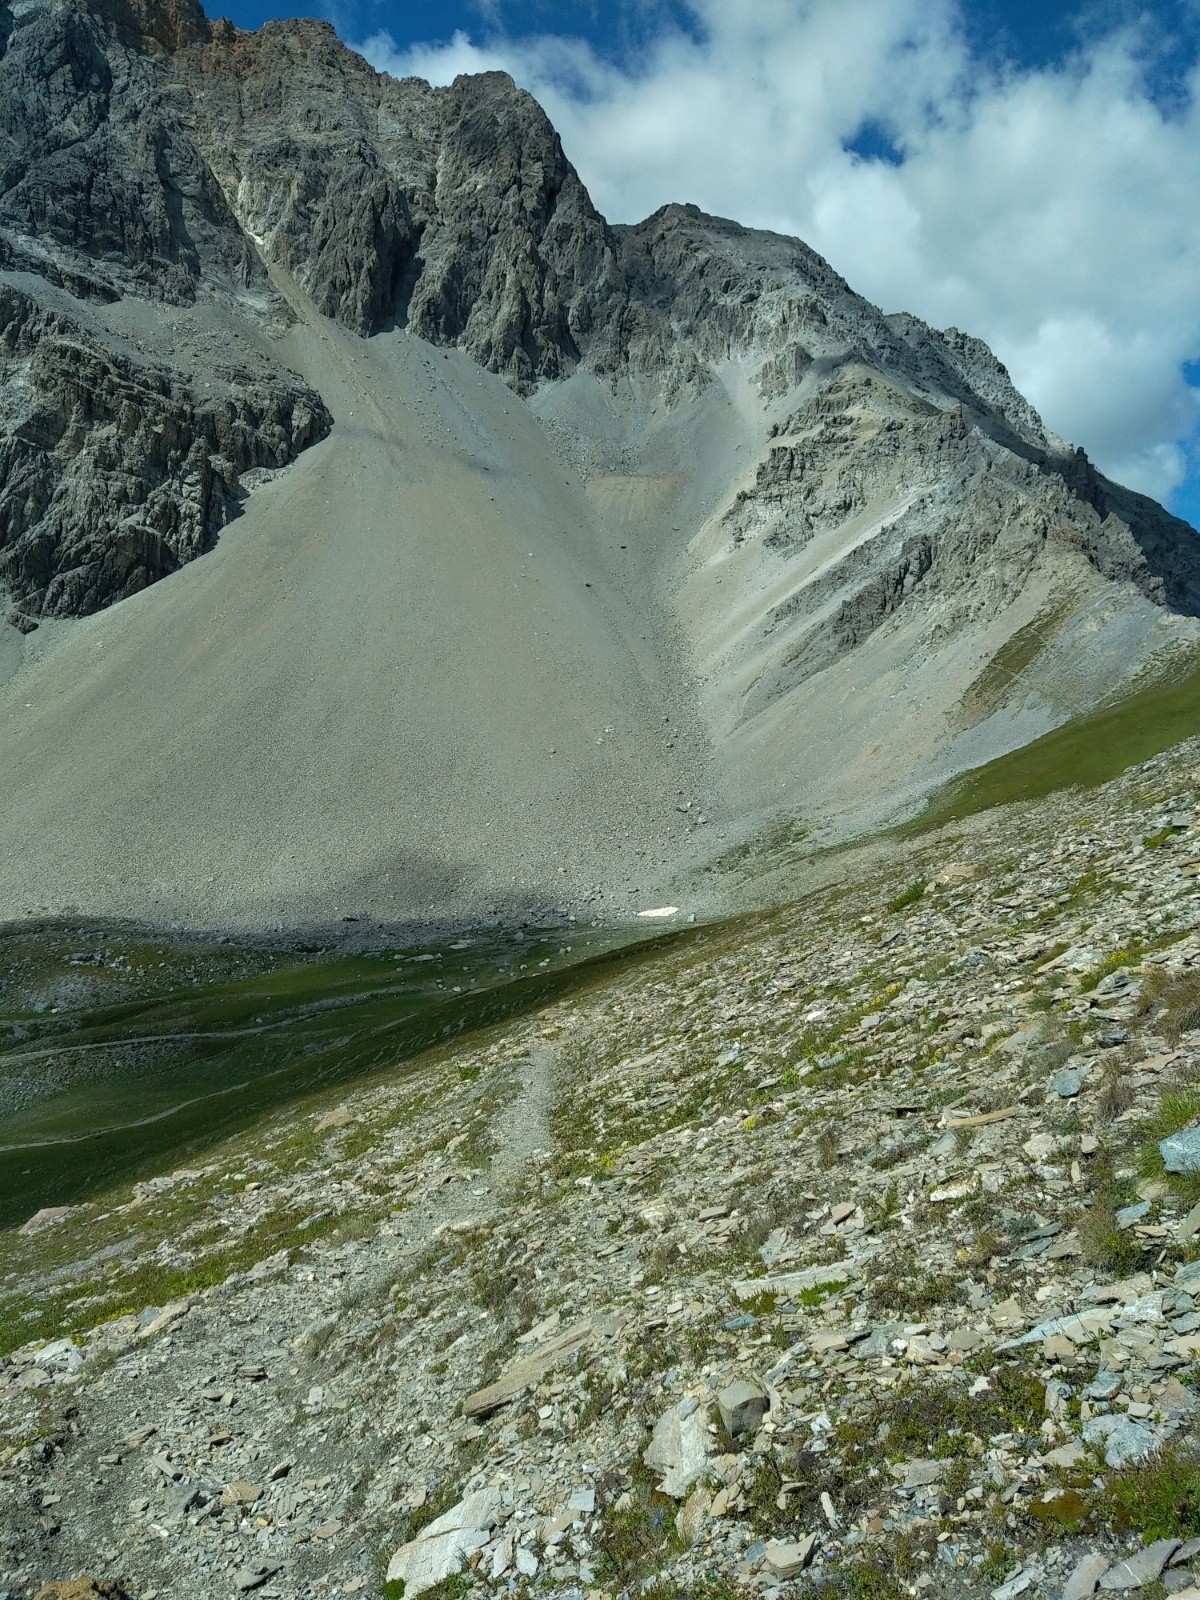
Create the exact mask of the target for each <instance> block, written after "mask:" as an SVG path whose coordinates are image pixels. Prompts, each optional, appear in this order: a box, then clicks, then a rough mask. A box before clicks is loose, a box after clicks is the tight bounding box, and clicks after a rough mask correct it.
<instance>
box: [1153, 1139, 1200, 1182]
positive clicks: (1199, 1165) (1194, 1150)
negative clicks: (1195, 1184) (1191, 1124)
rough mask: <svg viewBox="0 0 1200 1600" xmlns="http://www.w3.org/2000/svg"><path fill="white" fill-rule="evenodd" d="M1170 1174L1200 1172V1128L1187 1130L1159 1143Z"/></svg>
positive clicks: (1165, 1165)
mask: <svg viewBox="0 0 1200 1600" xmlns="http://www.w3.org/2000/svg"><path fill="white" fill-rule="evenodd" d="M1158 1148H1159V1153H1160V1154H1161V1156H1162V1158H1163V1166H1164V1167H1166V1169H1167V1171H1168V1172H1200V1128H1185V1129H1184V1130H1183V1132H1182V1133H1172V1134H1169V1135H1168V1136H1167V1137H1166V1138H1165V1139H1160V1140H1159V1141H1158Z"/></svg>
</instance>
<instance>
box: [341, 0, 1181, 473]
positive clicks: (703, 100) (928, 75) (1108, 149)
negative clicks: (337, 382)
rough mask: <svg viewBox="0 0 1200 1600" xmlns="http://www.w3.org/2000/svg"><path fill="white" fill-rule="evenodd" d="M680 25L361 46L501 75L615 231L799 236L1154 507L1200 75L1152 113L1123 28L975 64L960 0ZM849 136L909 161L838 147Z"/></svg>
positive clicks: (413, 68)
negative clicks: (1006, 64) (675, 218)
mask: <svg viewBox="0 0 1200 1600" xmlns="http://www.w3.org/2000/svg"><path fill="white" fill-rule="evenodd" d="M688 9H689V10H690V12H691V14H692V21H693V23H694V27H693V28H692V29H690V30H688V31H686V32H685V31H682V30H680V29H678V28H675V27H672V26H670V25H669V24H667V23H666V22H664V24H663V26H662V27H661V28H660V30H659V32H658V33H657V35H656V36H655V38H654V40H653V42H652V43H651V44H650V45H649V46H648V48H647V49H646V50H645V51H644V52H642V54H641V55H640V56H639V58H638V59H637V61H636V64H635V65H632V66H631V65H629V64H628V63H622V64H617V63H615V62H613V61H611V60H606V59H604V58H602V57H601V56H599V55H598V54H597V53H596V52H595V51H594V50H593V49H592V47H591V46H590V45H589V44H588V43H587V42H586V41H584V40H583V39H580V38H571V37H566V36H550V35H543V36H538V37H511V36H506V35H505V34H504V33H503V32H502V31H499V30H494V31H492V32H490V33H488V34H487V35H486V36H484V37H482V38H480V39H478V40H475V39H472V38H470V37H468V36H467V35H466V34H464V33H458V34H456V35H455V36H454V38H453V39H451V40H450V41H449V42H448V43H440V44H424V45H415V46H412V47H410V48H407V49H397V48H396V46H395V44H394V43H393V42H392V40H391V39H390V38H389V36H388V35H387V34H377V35H376V36H375V37H374V38H372V39H368V40H366V41H365V42H363V43H360V44H359V45H357V46H356V48H358V49H360V50H361V51H362V52H363V54H364V55H365V56H366V57H367V58H368V60H370V61H371V62H372V63H373V64H374V65H375V66H376V67H377V68H379V69H380V70H381V71H387V72H391V73H394V74H396V75H398V76H403V75H406V74H415V75H418V76H420V77H424V78H428V79H429V80H430V81H431V82H434V83H448V82H450V81H451V80H452V79H453V78H454V77H455V76H456V75H457V74H458V73H460V72H481V71H487V70H491V69H495V68H501V69H503V70H505V71H507V72H510V73H511V74H512V75H513V77H514V78H515V79H516V80H517V81H518V83H521V84H523V85H524V86H525V87H526V88H528V89H529V90H530V91H531V92H532V93H533V94H535V95H536V96H537V98H538V99H539V100H540V101H541V102H542V104H543V105H544V106H545V108H546V110H547V112H548V113H549V115H550V117H551V120H552V121H553V122H554V124H555V126H556V127H557V128H558V130H559V132H560V133H561V135H562V139H563V144H564V146H565V148H566V151H567V154H568V156H570V158H571V159H572V160H573V161H574V163H575V165H576V166H577V167H578V169H579V172H580V174H581V176H582V177H583V180H584V182H585V183H586V184H587V185H588V188H589V189H590V191H591V193H592V196H593V199H594V200H595V201H596V203H597V205H598V206H599V207H600V209H601V210H602V211H603V212H604V213H605V214H606V215H607V216H608V217H609V218H610V219H611V220H613V221H622V222H624V221H636V220H638V219H640V218H641V217H643V216H646V215H648V214H649V213H650V212H651V211H653V210H655V209H656V208H657V207H658V206H660V205H663V204H664V203H666V202H667V201H669V200H681V201H692V202H694V203H695V204H697V205H699V206H701V207H703V208H704V209H705V210H708V211H713V212H716V213H718V214H720V215H724V216H731V217H736V218H737V219H738V220H739V221H741V222H744V223H747V224H750V225H754V226H760V227H768V228H775V229H779V230H781V231H783V232H787V233H793V234H797V235H799V236H800V237H801V238H803V239H805V240H807V242H808V243H809V244H811V245H812V246H813V247H814V248H815V249H817V250H819V251H821V253H822V254H823V255H825V256H827V257H828V259H829V260H830V261H831V262H832V264H833V265H834V266H835V267H836V268H837V270H838V271H839V272H841V273H842V274H843V275H844V276H845V277H846V278H847V279H848V280H849V281H850V283H851V284H852V285H853V286H854V287H855V288H856V289H858V290H860V292H862V293H863V294H866V295H868V296H869V297H870V298H871V299H872V300H875V301H876V302H878V303H879V304H881V305H882V306H883V307H884V308H885V309H886V310H907V311H913V312H916V313H917V314H918V315H919V316H922V317H924V318H925V319H926V320H927V321H929V322H931V323H934V324H935V325H936V326H939V327H945V326H949V325H954V326H957V327H960V328H963V329H965V330H967V331H968V332H970V333H974V334H977V335H978V336H980V337H982V338H984V339H986V340H987V342H988V343H989V344H990V345H991V346H992V348H993V349H994V350H995V351H996V353H997V354H998V355H999V356H1000V358H1001V360H1003V361H1004V362H1005V363H1006V365H1007V366H1008V367H1009V370H1010V371H1011V373H1012V375H1013V378H1014V380H1015V381H1016V383H1017V385H1018V387H1019V388H1021V389H1022V390H1023V391H1024V392H1025V393H1026V394H1027V395H1028V396H1029V398H1030V399H1031V400H1032V401H1033V402H1034V404H1035V405H1036V406H1037V407H1038V408H1039V410H1040V411H1041V412H1042V414H1043V416H1044V417H1045V419H1046V421H1047V423H1048V424H1049V425H1050V426H1051V427H1052V428H1054V429H1055V430H1056V431H1057V432H1059V433H1061V434H1063V435H1064V436H1065V437H1067V438H1068V439H1071V440H1072V441H1074V442H1076V443H1079V444H1082V445H1083V446H1084V447H1085V448H1086V449H1087V450H1088V452H1089V453H1090V454H1091V455H1092V456H1093V457H1094V459H1095V460H1096V461H1097V462H1098V463H1099V465H1100V466H1101V467H1102V468H1103V469H1104V470H1105V471H1107V472H1109V473H1110V474H1111V475H1113V476H1114V477H1117V478H1119V479H1121V480H1122V481H1124V482H1126V483H1129V484H1131V485H1132V486H1133V487H1135V488H1139V489H1142V490H1144V491H1145V492H1147V493H1150V494H1153V495H1155V496H1156V497H1158V498H1160V499H1168V498H1169V497H1170V496H1171V494H1172V492H1173V491H1174V490H1176V489H1177V488H1178V487H1179V486H1180V484H1182V483H1183V482H1184V479H1185V477H1186V476H1187V473H1188V464H1189V463H1188V451H1189V448H1190V446H1191V445H1192V444H1194V441H1195V437H1196V432H1197V427H1198V425H1200V404H1198V397H1197V392H1196V391H1195V390H1193V389H1191V388H1189V386H1188V384H1187V383H1186V381H1185V379H1184V375H1183V370H1182V369H1183V363H1184V362H1186V361H1189V360H1194V359H1195V358H1196V357H1197V356H1200V65H1197V66H1195V67H1194V68H1193V71H1192V73H1191V75H1190V77H1189V78H1188V80H1187V82H1186V84H1185V85H1184V86H1183V89H1182V91H1181V92H1179V93H1177V94H1176V95H1175V96H1174V97H1173V98H1172V99H1171V101H1170V102H1164V101H1163V99H1162V97H1157V98H1156V97H1155V96H1154V95H1153V94H1152V93H1151V91H1150V88H1149V86H1148V84H1147V80H1146V52H1147V50H1148V48H1149V43H1148V36H1147V35H1144V34H1142V33H1139V32H1138V31H1137V29H1131V28H1126V29H1123V30H1121V31H1118V32H1114V33H1110V34H1107V35H1104V36H1101V37H1098V38H1096V39H1094V40H1093V41H1092V42H1091V43H1090V44H1084V45H1081V46H1080V48H1079V50H1078V52H1077V54H1076V55H1074V56H1073V57H1072V58H1071V59H1069V60H1067V61H1066V62H1064V63H1059V64H1057V65H1055V66H1052V67H1044V68H1040V69H1036V70H1026V71H1016V70H1012V69H1008V70H1005V69H1003V68H998V67H995V66H991V65H987V64H985V63H983V62H982V61H980V60H979V59H978V58H976V57H974V56H972V54H971V52H970V51H969V49H968V48H967V45H966V43H965V40H964V36H963V30H962V26H961V23H962V18H961V14H960V11H959V6H958V3H957V0H888V3H887V4H886V5H881V4H879V0H689V6H688ZM864 126H870V127H872V128H874V129H875V130H877V132H878V133H879V134H880V135H882V136H883V137H884V138H886V139H887V140H888V141H890V143H891V145H892V146H893V147H894V152H895V154H896V156H898V158H899V159H898V160H885V159H883V158H882V157H878V158H865V157H863V156H861V155H858V154H854V153H852V152H851V151H850V150H848V149H847V148H846V146H847V145H848V144H849V143H851V141H853V140H854V139H855V136H856V135H857V134H858V133H859V132H860V130H861V129H862V128H863V127H864Z"/></svg>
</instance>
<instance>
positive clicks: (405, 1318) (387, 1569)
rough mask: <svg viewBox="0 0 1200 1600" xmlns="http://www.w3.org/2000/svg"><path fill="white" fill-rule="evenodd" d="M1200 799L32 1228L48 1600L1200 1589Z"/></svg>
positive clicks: (16, 1556) (231, 1149)
mask: <svg viewBox="0 0 1200 1600" xmlns="http://www.w3.org/2000/svg"><path fill="white" fill-rule="evenodd" d="M1198 773H1200V742H1196V741H1193V742H1192V743H1190V744H1187V745H1184V746H1181V747H1180V748H1179V749H1178V750H1176V751H1175V752H1172V753H1170V754H1169V755H1166V756H1162V757H1158V758H1156V759H1155V760H1154V761H1152V762H1150V763H1148V764H1146V765H1144V766H1142V767H1140V768H1137V769H1135V770H1133V771H1131V772H1130V773H1129V774H1127V775H1126V776H1125V777H1124V778H1123V779H1121V780H1119V781H1118V782H1117V783H1115V784H1113V785H1110V786H1109V787H1108V788H1107V789H1105V790H1101V791H1095V792H1091V793H1077V794H1074V795H1068V796H1063V797H1059V798H1056V799H1052V800H1049V801H1044V802H1039V803H1038V804H1036V805H1027V806H1024V807H1017V808H1012V809H1010V810H1008V811H1007V812H1005V813H1001V814H991V815H989V816H987V817H986V818H984V819H982V820H976V821H975V822H974V823H965V824H958V825H955V826H954V827H952V828H950V829H946V830H943V831H942V832H941V833H940V834H938V835H936V836H931V837H925V838H915V839H911V840H908V841H897V842H896V847H895V850H894V851H893V853H892V855H891V857H890V861H889V862H888V864H887V865H885V866H884V867H883V868H880V867H879V862H880V859H881V854H880V852H878V851H876V852H874V853H873V854H871V855H870V856H867V855H860V856H859V857H847V859H846V872H845V877H844V880H843V883H842V885H841V887H839V888H836V889H833V890H830V889H825V890H823V891H821V893H820V894H819V895H814V896H812V897H810V898H809V899H808V900H807V901H801V902H800V903H798V904H796V905H794V906H791V907H789V908H786V909H784V910H781V911H778V912H774V913H771V914H763V915H757V916H755V917H752V918H747V919H742V920H741V921H739V922H737V923H735V924H725V925H722V926H717V927H713V928H707V929H698V930H696V931H694V932H689V933H688V934H686V935H685V936H683V937H682V938H681V939H680V941H679V942H678V943H676V944H674V945H673V946H671V947H670V948H669V949H668V950H667V951H666V952H660V953H658V954H656V955H654V956H652V957H648V958H647V959H646V961H645V962H644V963H642V964H641V965H640V966H637V967H635V968H634V969H632V970H628V969H627V970H625V971H623V973H622V974H621V975H620V976H619V977H617V978H615V979H613V978H608V979H599V980H596V981H595V982H594V983H593V985H592V987H590V988H587V989H583V990H581V991H580V992H578V993H577V994H576V995H574V996H573V998H572V999H570V1000H569V1001H566V1002H563V1003H561V1004H559V1005H557V1006H555V1007H554V1008H552V1009H551V1010H548V1011H546V1012H543V1013H542V1014H540V1015H538V1016H536V1017H535V1018H533V1019H531V1020H526V1021H522V1022H519V1023H514V1024H508V1025H506V1026H504V1027H502V1028H500V1029H497V1030H496V1031H494V1032H493V1033H491V1034H488V1035H481V1036H475V1037H474V1038H473V1039H471V1040H469V1041H466V1042H461V1041H460V1042H458V1043H456V1044H455V1045H453V1046H449V1047H446V1048H445V1049H444V1050H442V1051H440V1052H435V1053H434V1054H433V1055H430V1056H426V1057H424V1058H421V1059H420V1060H418V1061H416V1062H410V1063H406V1064H405V1066H404V1067H403V1068H397V1069H395V1070H394V1071H391V1072H387V1073H384V1074H381V1075H379V1076H377V1077H375V1078H373V1079H371V1080H369V1081H366V1082H364V1083H363V1084H362V1085H361V1086H360V1087H359V1088H358V1089H357V1090H355V1091H354V1092H353V1093H351V1094H349V1095H348V1096H346V1097H345V1098H344V1099H342V1100H340V1101H338V1102H337V1103H334V1102H332V1101H331V1100H328V1099H326V1100H314V1101H311V1102H309V1103H306V1104H304V1105H301V1106H299V1107H294V1108H291V1109H290V1110H289V1111H287V1112H286V1113H283V1114H280V1115H278V1116H276V1117H275V1118H274V1119H272V1120H271V1121H270V1122H269V1123H268V1124H267V1125H265V1126H263V1127H262V1128H260V1129H257V1130H255V1132H254V1133H253V1135H246V1136H243V1137H240V1138H239V1139H237V1140H235V1141H232V1142H230V1143H228V1144H226V1145H223V1146H219V1147H217V1148H215V1149H212V1150H211V1151H209V1152H207V1153H206V1154H205V1155H204V1156H203V1158H202V1159H198V1160H197V1161H196V1163H195V1164H194V1165H193V1166H192V1167H190V1168H186V1169H182V1170H178V1171H175V1172H173V1173H168V1174H164V1175H163V1176H162V1177H161V1178H158V1179H154V1180H152V1181H149V1182H145V1183H141V1184H138V1185H137V1186H135V1188H134V1189H133V1190H132V1191H130V1190H128V1189H127V1190H124V1191H117V1192H113V1193H111V1194H108V1195H106V1196H104V1197H102V1198H101V1199H99V1200H97V1201H95V1202H93V1203H91V1204H88V1205H85V1206H81V1207H78V1208H75V1209H73V1210H68V1211H49V1212H46V1213H41V1214H39V1216H37V1217H34V1218H32V1219H30V1220H29V1222H27V1223H26V1224H25V1225H24V1226H23V1227H22V1228H21V1229H20V1230H18V1231H17V1232H15V1233H13V1234H10V1235H7V1236H5V1238H4V1239H3V1244H2V1254H0V1269H2V1271H3V1280H2V1296H3V1301H2V1307H0V1313H2V1332H3V1336H4V1348H7V1350H8V1351H9V1354H8V1355H7V1358H6V1359H5V1361H4V1363H3V1367H2V1368H0V1429H2V1437H3V1453H2V1456H0V1460H2V1462H3V1466H2V1467H0V1496H2V1501H0V1503H2V1504H3V1513H2V1515H3V1535H2V1543H0V1591H7V1593H9V1594H10V1595H17V1596H27V1595H31V1594H33V1593H35V1592H36V1591H37V1590H38V1588H39V1585H41V1584H42V1583H44V1582H50V1581H52V1580H54V1581H58V1580H65V1579H68V1578H75V1577H78V1576H80V1575H86V1576H88V1577H90V1578H94V1579H96V1580H98V1581H100V1580H102V1581H103V1582H107V1583H111V1584H112V1585H114V1588H113V1589H112V1590H111V1591H105V1590H103V1589H100V1588H98V1589H96V1590H94V1591H93V1590H88V1591H84V1590H80V1591H79V1592H80V1593H83V1592H89V1593H92V1592H95V1593H103V1592H112V1593H114V1594H115V1593H118V1592H120V1593H125V1594H128V1595H130V1596H133V1597H136V1600H152V1597H155V1596H157V1597H159V1600H166V1597H168V1596H172V1597H173V1596H194V1595H203V1596H233V1595H236V1594H238V1593H246V1592H258V1593H260V1594H262V1595H264V1596H272V1595H273V1596H279V1597H285V1596H286V1597H287V1600H300V1597H305V1600H309V1597H311V1600H316V1597H318V1596H321V1597H323V1596H326V1595H349V1594H363V1595H368V1596H381V1595H384V1594H386V1595H389V1596H394V1595H398V1594H400V1593H404V1594H407V1595H409V1596H411V1595H413V1594H416V1593H421V1592H425V1593H435V1594H439V1595H441V1596H444V1597H448V1596H461V1595H466V1594H476V1593H479V1594H483V1593H487V1592H491V1591H492V1590H497V1591H499V1592H508V1593H520V1594H545V1595H556V1596H561V1597H564V1600H565V1597H568V1596H583V1595H590V1596H600V1595H604V1596H616V1595H625V1594H630V1595H632V1594H639V1593H649V1594H653V1595H655V1596H658V1597H660V1600H665V1597H667V1596H672V1595H685V1594H689V1595H690V1594H699V1595H705V1596H708V1597H710V1600H717V1597H724V1596H732V1595H740V1594H746V1595H764V1596H776V1595H778V1596H785V1595H792V1594H795V1595H800V1594H804V1593H806V1592H808V1591H810V1590H812V1589H815V1588H818V1587H826V1588H831V1589H833V1590H834V1591H835V1592H837V1593H839V1594H842V1593H844V1594H848V1595H852V1596H854V1597H856V1600H888V1597H890V1596H899V1595H906V1594H922V1593H929V1594H931V1595H946V1596H951V1595H984V1594H989V1595H992V1596H994V1600H1016V1597H1018V1596H1021V1595H1023V1594H1029V1595H1030V1596H1031V1597H1037V1596H1053V1597H1056V1600H1057V1597H1058V1596H1059V1595H1062V1596H1064V1600H1086V1597H1088V1596H1090V1595H1091V1594H1092V1593H1093V1592H1094V1591H1095V1590H1096V1588H1097V1586H1099V1588H1100V1590H1101V1591H1103V1592H1107V1591H1124V1590H1132V1589H1138V1588H1140V1589H1144V1590H1146V1591H1147V1593H1148V1594H1149V1595H1152V1596H1154V1597H1155V1600H1161V1597H1162V1596H1163V1595H1164V1594H1182V1593H1183V1592H1185V1591H1188V1590H1194V1589H1195V1587H1196V1584H1197V1579H1198V1576H1200V1487H1198V1485H1200V1470H1198V1466H1197V1454H1196V1437H1195V1431H1194V1430H1195V1416H1196V1401H1197V1394H1196V1383H1197V1378H1198V1377H1200V1313H1198V1312H1197V1309H1196V1298H1197V1296H1198V1295H1200V1261H1197V1259H1196V1258H1197V1256H1198V1255H1200V1248H1198V1243H1197V1241H1198V1240H1200V1207H1198V1206H1197V1204H1196V1202H1197V1200H1198V1199H1200V1183H1198V1182H1197V1177H1196V1175H1195V1172H1194V1171H1193V1172H1192V1173H1189V1172H1188V1171H1187V1170H1186V1169H1187V1168H1188V1167H1189V1166H1192V1167H1193V1168H1194V1167H1195V1166H1196V1165H1197V1164H1200V1162H1198V1158H1197V1153H1196V1146H1197V1144H1198V1143H1200V1133H1198V1132H1197V1131H1196V1124H1197V1120H1198V1119H1200V1075H1198V1073H1197V1067H1198V1064H1200V895H1198V893H1197V889H1196V884H1197V879H1198V878H1200V807H1198V806H1197V803H1196V798H1195V794H1196V778H1197V775H1198ZM856 861H858V862H859V863H860V867H859V868H858V869H856V868H855V862H856ZM862 862H869V863H870V866H869V867H868V868H863V867H862V866H861V863H862ZM1174 1168H1183V1169H1185V1170H1183V1171H1174V1170H1171V1169H1174ZM402 1585H403V1588H402V1587H401V1586H402ZM55 1592H57V1591H55Z"/></svg>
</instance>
